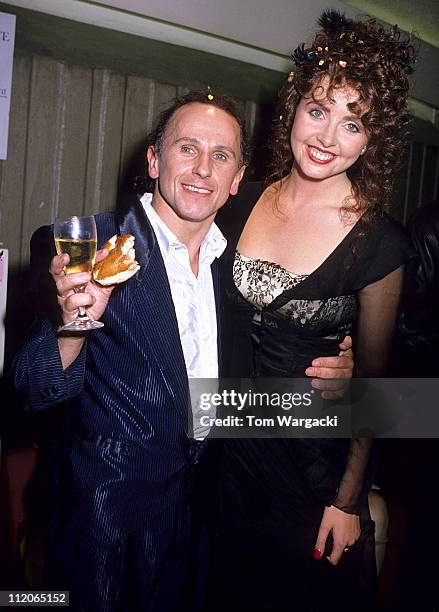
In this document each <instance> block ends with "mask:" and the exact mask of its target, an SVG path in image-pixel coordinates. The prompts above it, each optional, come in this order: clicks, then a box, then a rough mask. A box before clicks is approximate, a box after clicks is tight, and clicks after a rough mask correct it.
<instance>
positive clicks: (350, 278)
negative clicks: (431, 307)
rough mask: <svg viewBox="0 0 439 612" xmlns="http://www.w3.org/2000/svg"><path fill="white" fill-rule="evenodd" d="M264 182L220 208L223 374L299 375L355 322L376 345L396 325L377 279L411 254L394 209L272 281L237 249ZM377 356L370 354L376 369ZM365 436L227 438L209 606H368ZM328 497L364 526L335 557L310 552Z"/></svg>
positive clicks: (371, 566)
mask: <svg viewBox="0 0 439 612" xmlns="http://www.w3.org/2000/svg"><path fill="white" fill-rule="evenodd" d="M263 190H264V185H263V184H262V183H249V184H247V185H246V186H244V188H243V189H242V190H241V192H240V194H239V195H238V196H237V197H236V198H234V199H233V200H232V201H231V203H229V204H227V205H226V206H225V207H224V209H223V210H222V211H221V213H220V215H219V218H218V224H219V226H220V228H221V230H222V231H223V232H224V234H225V236H226V238H227V240H228V246H227V250H226V253H225V255H224V257H223V287H224V291H225V304H226V307H225V311H224V321H223V323H224V324H223V329H224V330H225V333H224V337H223V338H222V350H223V357H224V364H225V365H224V369H223V374H224V375H225V376H228V377H244V378H249V377H250V378H251V377H260V376H263V377H270V376H276V377H283V376H285V377H303V376H304V371H305V369H306V368H307V367H308V366H309V365H310V364H311V361H312V360H313V359H314V358H315V357H318V356H325V355H328V356H329V355H337V354H338V351H339V348H338V344H339V342H340V341H341V340H342V339H343V338H344V337H345V335H346V334H353V335H355V331H356V329H358V330H359V333H361V334H363V335H364V338H363V340H362V342H359V346H360V345H361V347H362V349H361V350H363V351H364V350H366V351H367V349H368V347H374V346H376V343H375V344H374V343H373V338H374V337H375V336H379V335H380V334H389V333H391V330H392V327H393V322H392V321H390V322H389V321H387V320H386V312H384V311H380V309H382V308H383V304H381V302H380V297H379V296H380V293H381V292H382V290H385V288H386V287H385V286H384V287H380V286H379V281H380V279H384V278H385V277H386V276H387V275H388V274H389V273H390V272H392V271H393V270H395V269H396V268H398V267H399V266H401V265H402V264H404V262H405V261H407V260H408V259H410V258H412V257H413V256H414V251H413V249H412V248H411V246H410V243H409V241H408V239H407V238H406V236H405V233H404V230H403V228H402V227H401V226H400V225H399V224H398V223H397V222H395V221H394V220H393V219H391V218H390V217H389V216H387V215H384V216H382V217H380V218H377V219H376V220H375V221H373V222H370V223H369V224H366V223H365V222H364V221H362V220H360V221H358V222H357V223H356V225H355V226H353V228H352V229H351V230H350V232H349V233H348V235H347V236H346V237H345V239H344V240H343V241H342V242H341V243H340V244H339V245H338V246H337V247H336V248H335V250H334V251H333V252H332V253H331V255H329V257H328V258H327V259H326V260H325V261H324V262H323V263H322V264H321V266H319V267H318V268H317V269H316V270H315V271H314V272H313V273H312V274H310V275H308V276H302V277H296V278H294V275H290V276H288V273H287V271H285V270H283V269H281V268H280V266H272V268H271V270H272V273H271V276H270V274H269V277H268V282H267V272H268V273H269V271H270V265H269V262H260V261H259V269H258V268H257V267H256V268H254V267H252V266H251V262H249V261H246V258H244V261H243V257H242V256H241V255H240V254H239V253H237V252H236V245H237V243H238V241H239V237H240V235H241V232H242V230H243V228H244V226H245V223H246V221H247V219H248V217H249V215H250V213H251V211H252V209H253V207H254V205H255V204H256V202H257V201H258V199H259V197H260V196H261V195H262V192H263ZM316 222H318V221H316ZM291 248H294V244H292V245H291ZM256 261H258V260H256ZM261 266H262V267H261ZM285 274H286V275H287V278H286V279H285V278H284V277H285ZM255 275H256V276H255ZM258 275H259V276H258ZM243 276H247V281H248V284H247V285H246V284H245V282H244V281H245V280H246V279H243ZM251 277H253V278H251ZM274 277H276V278H274ZM270 279H271V280H270ZM279 282H285V283H286V285H284V286H286V287H287V288H286V289H285V290H284V291H281V292H280V293H279V292H278V295H277V297H275V298H274V300H273V301H271V302H269V303H268V304H265V305H263V300H264V294H269V292H270V287H271V288H272V287H273V286H274V285H276V284H278V283H279ZM377 282H378V284H377ZM384 282H385V281H384ZM237 284H238V285H240V288H239V289H238V287H237V286H236V285H237ZM368 286H371V287H372V291H371V293H367V295H366V298H365V301H364V302H363V303H362V302H361V299H360V297H359V296H360V295H361V291H362V289H363V288H365V287H368ZM246 287H247V293H246ZM374 287H377V291H376V294H374ZM265 297H266V295H265ZM375 298H376V299H375ZM374 304H375V306H374ZM374 310H375V311H377V312H374ZM362 316H364V317H365V318H366V321H364V320H363V321H361V317H362ZM392 316H393V315H392ZM376 322H378V323H376ZM371 327H374V329H371ZM378 345H379V343H378ZM373 358H374V356H373V355H370V356H369V358H368V359H367V360H366V361H368V362H369V364H370V363H372V367H371V373H373V360H374V359H373ZM377 359H378V357H377ZM378 361H379V359H378ZM379 367H380V365H379V364H377V368H376V371H377V372H378V371H379ZM369 447H370V444H369V442H368V441H367V440H352V441H351V440H342V439H312V438H308V439H261V438H258V439H233V440H227V441H226V442H225V445H224V452H223V457H222V462H221V469H220V483H219V500H218V516H217V537H216V545H215V546H216V549H215V564H214V565H215V571H214V574H213V585H214V586H213V593H214V594H213V597H212V600H211V603H210V609H211V610H226V609H227V610H228V611H231V610H241V611H243V610H252V612H254V611H256V610H273V611H275V612H283V611H284V610H285V611H286V610H300V611H302V610H321V609H322V610H323V609H326V610H328V609H331V610H332V609H337V610H340V609H342V610H354V609H355V610H357V609H367V610H371V609H373V597H374V587H375V581H376V576H375V562H374V539H373V522H372V521H371V520H370V515H369V511H368V506H367V493H368V486H369V482H368V477H367V474H368V470H367V463H368V456H369ZM331 504H334V505H336V506H337V507H338V508H340V509H342V510H344V511H347V512H351V513H356V514H359V515H360V517H361V526H362V534H361V537H360V539H359V540H358V542H357V543H356V544H355V545H354V546H353V547H352V548H351V549H350V550H349V552H347V553H345V554H344V555H343V557H342V559H341V561H340V563H339V564H338V565H337V566H336V567H333V566H332V565H330V564H329V562H328V561H326V560H325V559H324V558H323V559H322V560H320V561H315V560H314V559H313V549H314V544H315V541H316V538H317V533H318V530H319V525H320V521H321V517H322V514H323V510H324V507H325V505H331Z"/></svg>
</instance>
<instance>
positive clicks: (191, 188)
mask: <svg viewBox="0 0 439 612" xmlns="http://www.w3.org/2000/svg"><path fill="white" fill-rule="evenodd" d="M181 186H182V187H183V189H186V190H187V191H191V192H192V193H202V194H209V193H212V191H213V190H212V189H206V188H205V187H197V186H196V185H190V184H188V183H182V184H181Z"/></svg>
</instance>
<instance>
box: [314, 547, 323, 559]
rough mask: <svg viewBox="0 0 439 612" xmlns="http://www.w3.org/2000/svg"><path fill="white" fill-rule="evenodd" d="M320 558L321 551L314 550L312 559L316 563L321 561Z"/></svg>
mask: <svg viewBox="0 0 439 612" xmlns="http://www.w3.org/2000/svg"><path fill="white" fill-rule="evenodd" d="M321 557H322V551H321V550H319V549H318V548H314V559H316V561H318V560H319V559H321Z"/></svg>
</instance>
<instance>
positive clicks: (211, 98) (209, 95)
mask: <svg viewBox="0 0 439 612" xmlns="http://www.w3.org/2000/svg"><path fill="white" fill-rule="evenodd" d="M207 99H208V100H210V101H212V100H213V93H212V90H211V89H210V85H208V86H207Z"/></svg>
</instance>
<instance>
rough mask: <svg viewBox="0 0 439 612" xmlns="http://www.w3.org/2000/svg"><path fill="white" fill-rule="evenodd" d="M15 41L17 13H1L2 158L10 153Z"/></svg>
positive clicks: (0, 113)
mask: <svg viewBox="0 0 439 612" xmlns="http://www.w3.org/2000/svg"><path fill="white" fill-rule="evenodd" d="M14 41H15V15H11V14H10V13H0V159H6V158H7V154H8V131H9V109H10V107H11V86H12V63H13V59H14Z"/></svg>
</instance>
